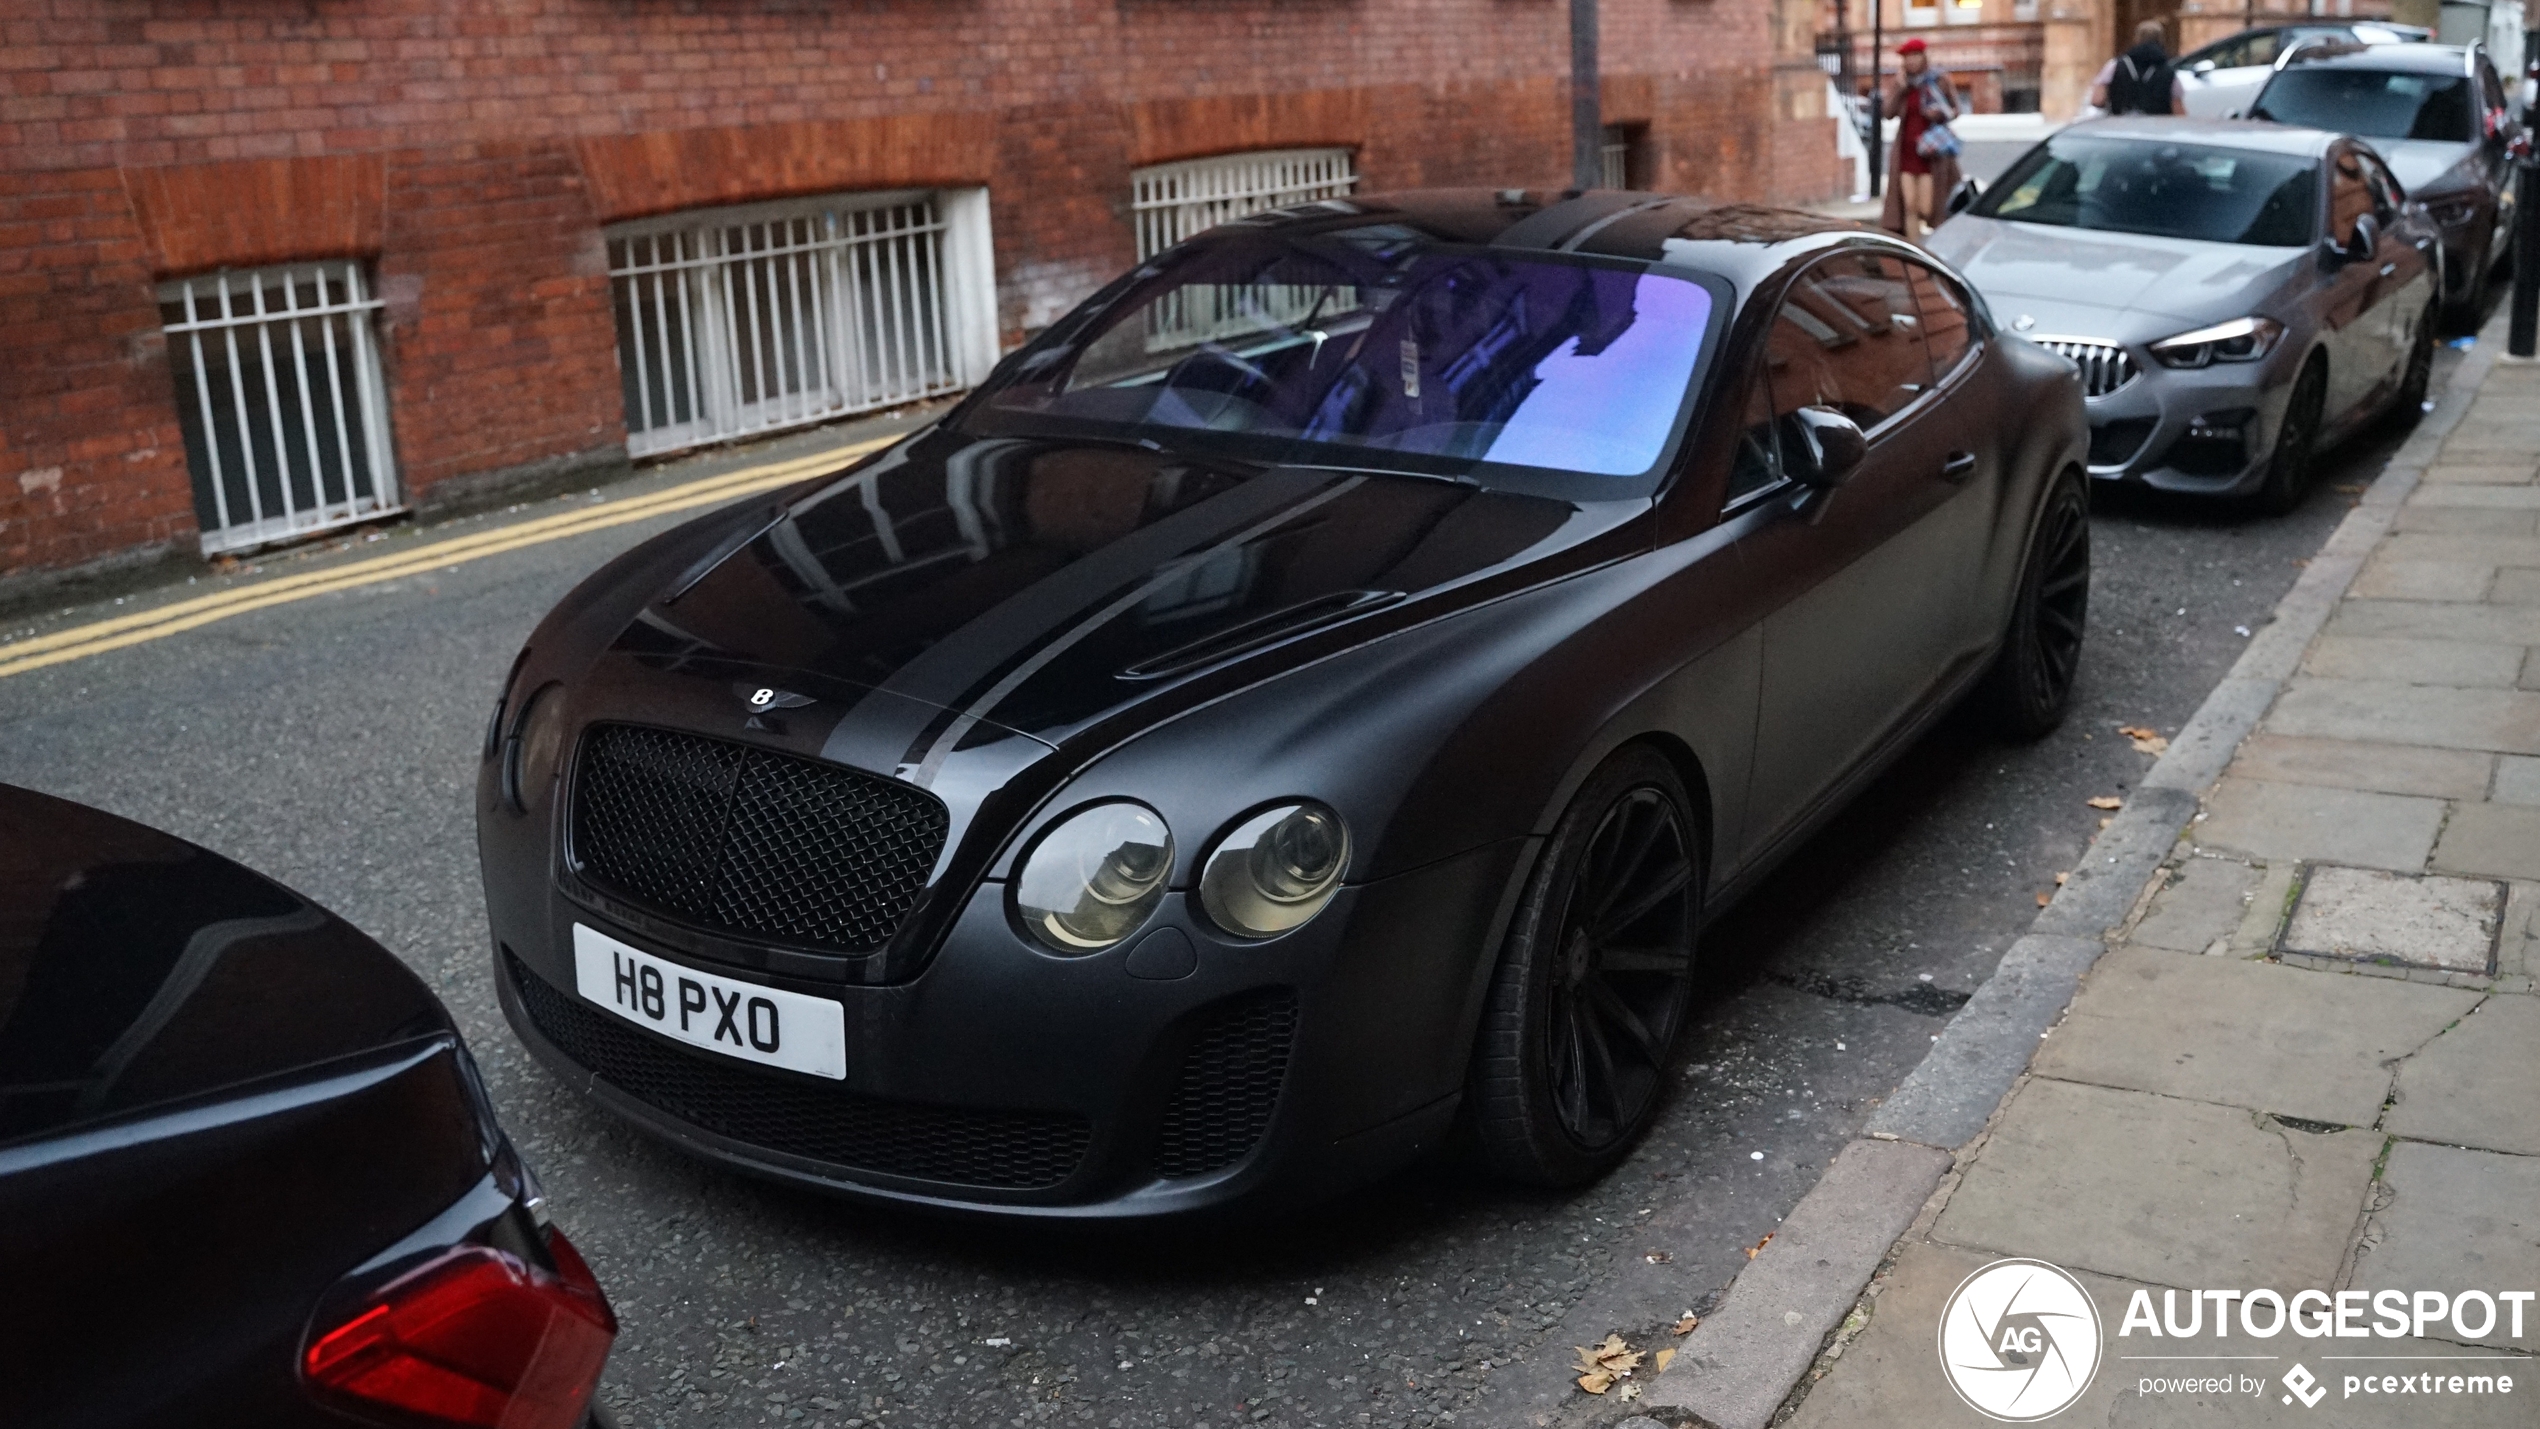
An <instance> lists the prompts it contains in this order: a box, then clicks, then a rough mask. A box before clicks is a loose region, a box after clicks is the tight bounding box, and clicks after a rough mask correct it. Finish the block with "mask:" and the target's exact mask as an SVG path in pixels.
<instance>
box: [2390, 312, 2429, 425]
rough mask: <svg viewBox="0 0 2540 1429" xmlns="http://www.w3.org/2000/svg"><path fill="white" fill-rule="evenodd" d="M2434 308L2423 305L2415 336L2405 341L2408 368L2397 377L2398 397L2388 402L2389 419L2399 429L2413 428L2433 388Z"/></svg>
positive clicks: (2422, 413)
mask: <svg viewBox="0 0 2540 1429" xmlns="http://www.w3.org/2000/svg"><path fill="white" fill-rule="evenodd" d="M2435 321H2436V317H2435V308H2434V305H2433V304H2432V303H2428V304H2426V308H2425V311H2424V312H2423V313H2421V314H2419V315H2418V317H2417V328H2416V333H2415V335H2414V336H2412V337H2411V338H2410V339H2409V340H2408V365H2407V368H2406V370H2404V371H2403V372H2401V373H2400V375H2399V394H2398V395H2397V396H2396V397H2393V398H2392V399H2391V400H2390V420H2391V422H2392V423H2393V424H2395V425H2397V426H2401V427H2413V426H2415V425H2416V424H2417V421H2418V419H2420V418H2422V417H2423V416H2424V415H2425V394H2426V393H2427V392H2428V391H2429V390H2431V389H2432V388H2433V386H2434V324H2435Z"/></svg>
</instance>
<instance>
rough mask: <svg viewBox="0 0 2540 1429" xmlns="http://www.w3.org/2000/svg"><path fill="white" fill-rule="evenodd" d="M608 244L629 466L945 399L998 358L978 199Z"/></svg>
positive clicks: (724, 223)
mask: <svg viewBox="0 0 2540 1429" xmlns="http://www.w3.org/2000/svg"><path fill="white" fill-rule="evenodd" d="M605 236H606V238H607V240H608V254H609V286H610V289H611V293H612V297H613V300H614V302H615V304H616V308H617V361H618V378H619V381H620V382H621V384H622V385H623V388H624V392H625V397H626V430H627V441H626V446H627V450H628V451H629V452H630V453H631V454H633V455H636V456H650V455H653V454H655V453H658V452H666V451H675V450H678V449H680V448H682V447H693V446H698V445H702V444H704V443H707V442H715V441H722V440H725V439H727V438H730V437H736V436H744V435H748V434H751V433H756V432H767V431H776V430H779V429H782V428H786V427H797V426H802V425H805V424H807V423H812V422H820V421H826V420H828V419H830V418H832V417H840V416H845V415H848V414H850V413H855V412H866V411H872V410H875V409H877V408H882V407H891V406H897V405H899V404H901V403H903V402H910V401H915V400H918V399H920V398H926V397H934V396H939V395H942V394H945V393H950V392H956V391H959V390H961V389H962V388H964V387H967V386H969V385H970V384H972V383H974V382H976V381H978V380H979V379H980V378H981V377H983V376H985V375H986V373H987V370H988V368H989V367H990V366H991V365H993V364H994V363H995V361H996V357H997V320H996V291H995V290H996V270H995V266H994V260H993V258H992V257H991V254H990V248H989V239H988V200H987V193H986V191H985V190H981V189H963V190H951V191H945V192H933V193H930V192H901V193H880V194H832V195H827V196H824V197H819V198H810V199H794V200H788V201H785V202H782V203H764V204H749V205H745V206H742V207H737V208H724V209H712V210H706V211H702V212H689V213H681V214H670V215H666V216H664V217H661V218H653V219H645V220H642V221H640V222H635V223H622V224H617V225H614V226H612V227H610V228H609V229H608V230H607V231H606V235H605Z"/></svg>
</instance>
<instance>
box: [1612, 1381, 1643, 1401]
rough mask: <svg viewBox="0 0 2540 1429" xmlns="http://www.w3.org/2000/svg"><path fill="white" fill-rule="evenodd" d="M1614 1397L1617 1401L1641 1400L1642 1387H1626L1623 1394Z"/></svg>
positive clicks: (1633, 1385)
mask: <svg viewBox="0 0 2540 1429" xmlns="http://www.w3.org/2000/svg"><path fill="white" fill-rule="evenodd" d="M1614 1397H1615V1398H1617V1399H1638V1398H1640V1386H1639V1385H1637V1384H1627V1385H1624V1386H1623V1392H1622V1393H1621V1394H1618V1395H1616V1396H1614Z"/></svg>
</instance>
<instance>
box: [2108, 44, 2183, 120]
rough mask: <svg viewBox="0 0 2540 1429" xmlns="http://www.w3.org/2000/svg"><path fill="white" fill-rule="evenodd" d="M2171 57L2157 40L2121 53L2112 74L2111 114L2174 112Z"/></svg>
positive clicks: (2109, 103) (2109, 85) (2110, 87)
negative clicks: (2172, 106)
mask: <svg viewBox="0 0 2540 1429" xmlns="http://www.w3.org/2000/svg"><path fill="white" fill-rule="evenodd" d="M2170 77H2171V69H2170V57H2169V54H2168V52H2166V51H2164V50H2163V49H2162V48H2161V47H2160V46H2159V45H2156V44H2150V43H2145V44H2140V45H2136V46H2135V47H2134V48H2133V49H2130V50H2128V51H2126V52H2125V53H2124V54H2122V55H2120V56H2118V57H2117V69H2116V73H2114V74H2111V75H2109V76H2108V112H2109V113H2110V114H2167V113H2169V112H2170Z"/></svg>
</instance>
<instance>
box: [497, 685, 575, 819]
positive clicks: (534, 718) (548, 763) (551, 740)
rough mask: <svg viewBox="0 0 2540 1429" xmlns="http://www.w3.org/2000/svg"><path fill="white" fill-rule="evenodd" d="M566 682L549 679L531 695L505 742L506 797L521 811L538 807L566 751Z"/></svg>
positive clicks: (516, 809)
mask: <svg viewBox="0 0 2540 1429" xmlns="http://www.w3.org/2000/svg"><path fill="white" fill-rule="evenodd" d="M564 721H565V716H564V686H562V685H560V684H557V683H556V682H554V681H552V680H550V681H548V682H547V683H546V684H544V685H541V686H539V687H538V689H537V690H536V691H535V692H534V693H532V694H531V695H530V696H529V700H528V703H526V704H524V705H522V706H521V710H520V717H519V718H517V719H515V720H513V721H512V732H511V737H510V738H509V739H507V740H505V741H504V744H503V799H504V801H505V802H506V803H509V804H510V805H511V806H512V808H513V809H514V810H515V811H517V812H520V813H527V812H529V811H530V810H532V809H536V808H538V807H539V806H540V805H541V804H542V803H543V802H544V801H545V799H546V796H547V791H548V790H549V789H551V788H553V787H554V786H555V782H556V763H557V759H558V756H560V755H561V754H562V753H563V752H564Z"/></svg>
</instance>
